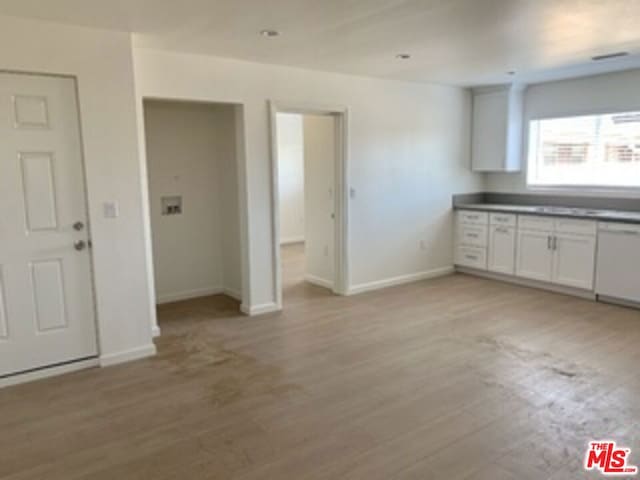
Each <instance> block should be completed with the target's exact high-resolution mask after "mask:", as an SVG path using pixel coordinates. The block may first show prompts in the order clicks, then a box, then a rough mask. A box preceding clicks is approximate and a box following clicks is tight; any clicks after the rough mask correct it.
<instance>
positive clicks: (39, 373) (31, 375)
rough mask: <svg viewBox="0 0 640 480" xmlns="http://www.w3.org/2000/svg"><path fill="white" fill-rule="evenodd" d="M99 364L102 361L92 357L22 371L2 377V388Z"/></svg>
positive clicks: (0, 380) (0, 381)
mask: <svg viewBox="0 0 640 480" xmlns="http://www.w3.org/2000/svg"><path fill="white" fill-rule="evenodd" d="M99 364H100V362H99V361H98V359H97V358H90V359H88V360H80V361H78V362H73V363H67V364H65V365H59V366H57V367H49V368H43V369H42V370H36V371H33V372H28V373H22V374H19V375H14V376H12V377H7V378H2V379H0V388H4V387H11V386H13V385H19V384H21V383H28V382H34V381H36V380H42V379H45V378H49V377H56V376H58V375H64V374H65V373H71V372H75V371H78V370H84V369H86V368H93V367H97V366H99Z"/></svg>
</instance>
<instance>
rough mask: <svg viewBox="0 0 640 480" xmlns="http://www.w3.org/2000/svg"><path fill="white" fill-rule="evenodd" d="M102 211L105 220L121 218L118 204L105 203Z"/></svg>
mask: <svg viewBox="0 0 640 480" xmlns="http://www.w3.org/2000/svg"><path fill="white" fill-rule="evenodd" d="M102 209H103V211H104V218H118V217H119V216H120V207H119V205H118V202H104V203H103V204H102Z"/></svg>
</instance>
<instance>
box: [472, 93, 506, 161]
mask: <svg viewBox="0 0 640 480" xmlns="http://www.w3.org/2000/svg"><path fill="white" fill-rule="evenodd" d="M508 103H509V95H508V91H506V90H505V91H499V92H489V93H478V94H475V95H474V96H473V138H472V165H473V170H474V171H476V172H491V171H501V170H504V166H505V157H506V149H505V146H506V139H507V112H508Z"/></svg>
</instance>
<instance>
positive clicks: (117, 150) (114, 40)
mask: <svg viewBox="0 0 640 480" xmlns="http://www.w3.org/2000/svg"><path fill="white" fill-rule="evenodd" d="M0 68H2V69H7V70H15V71H23V72H35V73H55V74H64V75H73V76H75V77H77V80H78V94H79V105H80V115H81V124H82V133H83V143H84V154H85V163H86V172H87V187H88V199H89V218H90V223H91V233H92V239H93V251H92V253H93V261H94V275H95V285H96V300H97V316H98V327H99V346H100V355H101V359H102V362H103V363H104V364H109V363H114V362H118V361H121V360H126V359H131V358H135V357H140V356H145V355H150V354H153V353H154V352H155V348H154V346H153V343H152V341H151V325H152V321H153V318H152V315H151V310H150V308H149V305H150V298H151V297H150V294H151V291H150V284H149V282H148V277H147V275H146V272H147V264H146V255H145V236H144V228H143V224H144V216H143V206H142V192H141V180H142V179H141V169H140V163H139V161H138V155H137V153H138V144H137V138H136V111H135V106H136V103H135V94H134V80H133V65H132V58H131V38H130V36H129V35H128V34H124V33H115V32H106V31H100V30H93V29H87V28H79V27H68V26H62V25H58V24H52V23H46V22H39V21H32V20H22V19H16V18H9V17H0ZM105 201H117V202H118V203H119V207H120V216H119V218H116V219H106V218H104V217H103V212H102V203H103V202H105Z"/></svg>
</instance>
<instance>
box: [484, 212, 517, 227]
mask: <svg viewBox="0 0 640 480" xmlns="http://www.w3.org/2000/svg"><path fill="white" fill-rule="evenodd" d="M489 223H490V224H491V225H503V226H505V227H515V226H516V216H515V215H513V214H510V213H492V214H491V215H490V216H489Z"/></svg>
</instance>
